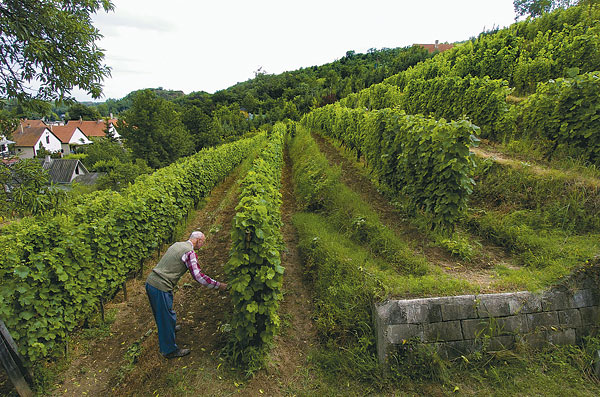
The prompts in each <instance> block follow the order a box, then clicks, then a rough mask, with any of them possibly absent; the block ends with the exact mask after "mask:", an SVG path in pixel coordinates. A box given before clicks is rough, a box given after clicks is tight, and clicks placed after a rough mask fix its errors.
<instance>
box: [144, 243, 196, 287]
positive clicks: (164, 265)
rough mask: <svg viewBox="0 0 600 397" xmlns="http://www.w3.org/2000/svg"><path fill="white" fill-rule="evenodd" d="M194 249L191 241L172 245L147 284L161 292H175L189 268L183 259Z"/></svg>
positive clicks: (147, 280) (153, 270)
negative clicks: (174, 289)
mask: <svg viewBox="0 0 600 397" xmlns="http://www.w3.org/2000/svg"><path fill="white" fill-rule="evenodd" d="M193 249H194V247H193V246H192V243H190V242H189V241H180V242H177V243H175V244H173V245H171V246H170V247H169V249H167V252H165V254H164V255H163V257H162V258H160V261H158V264H157V265H156V266H155V267H154V269H152V272H151V273H150V274H149V275H148V278H147V279H146V282H147V283H148V284H150V285H151V286H153V287H155V288H157V289H159V290H161V291H164V292H169V291H173V288H175V285H177V282H178V281H179V279H180V278H181V276H183V274H184V273H185V272H186V271H187V266H186V265H185V263H183V261H182V260H181V257H182V256H183V254H185V253H186V252H188V251H192V250H193Z"/></svg>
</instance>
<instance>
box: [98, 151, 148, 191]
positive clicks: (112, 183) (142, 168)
mask: <svg viewBox="0 0 600 397" xmlns="http://www.w3.org/2000/svg"><path fill="white" fill-rule="evenodd" d="M96 168H97V171H101V172H106V174H105V175H102V176H101V177H100V178H98V183H97V188H98V189H112V190H115V191H120V190H122V189H124V188H126V187H127V186H129V184H130V183H134V182H135V178H137V177H138V176H140V175H143V174H149V173H151V172H152V168H150V167H148V165H147V164H146V162H145V161H144V160H142V159H136V160H135V162H127V163H122V162H121V161H119V159H117V158H114V159H111V160H108V161H99V162H97V163H96Z"/></svg>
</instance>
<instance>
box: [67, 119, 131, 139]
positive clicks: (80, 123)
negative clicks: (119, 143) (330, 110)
mask: <svg viewBox="0 0 600 397" xmlns="http://www.w3.org/2000/svg"><path fill="white" fill-rule="evenodd" d="M116 122H117V120H116V119H109V120H108V130H109V131H110V132H111V133H112V134H113V136H114V137H115V138H116V139H119V138H120V137H121V136H120V135H119V133H118V132H117V129H116V128H115V124H116ZM67 126H71V127H77V128H79V129H80V130H81V131H82V132H83V133H84V134H85V136H87V137H88V138H90V139H93V138H103V137H105V136H106V132H105V131H106V123H105V122H104V120H96V121H93V120H92V121H87V120H69V121H68V122H67Z"/></svg>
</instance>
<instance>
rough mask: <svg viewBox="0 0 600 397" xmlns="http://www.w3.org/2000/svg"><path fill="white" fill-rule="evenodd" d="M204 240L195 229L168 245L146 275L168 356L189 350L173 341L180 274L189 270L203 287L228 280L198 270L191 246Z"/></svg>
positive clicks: (162, 345)
mask: <svg viewBox="0 0 600 397" xmlns="http://www.w3.org/2000/svg"><path fill="white" fill-rule="evenodd" d="M205 241H206V237H205V236H204V234H203V233H202V232H199V231H195V232H192V234H191V235H190V238H189V239H188V240H187V241H180V242H177V243H175V244H173V245H171V246H170V247H169V249H168V250H167V252H165V254H164V255H163V257H162V258H161V259H160V261H159V262H158V264H157V265H156V266H155V267H154V269H152V272H151V273H150V274H149V275H148V278H147V279H146V293H147V294H148V299H149V300H150V306H152V313H153V314H154V320H156V326H157V327H158V344H159V348H160V352H161V353H162V354H163V355H164V356H165V357H167V358H175V357H183V356H185V355H187V354H189V353H190V349H180V348H179V347H177V345H176V344H175V332H176V331H178V330H179V329H180V326H179V325H176V321H177V317H176V315H175V312H174V311H173V289H174V288H175V285H177V282H178V281H179V279H180V278H181V276H183V274H184V273H185V272H186V271H189V272H190V273H191V275H192V277H193V278H194V280H196V281H197V282H199V283H200V284H202V285H204V286H205V287H208V288H219V289H223V290H224V289H226V288H227V284H225V283H220V282H218V281H215V280H213V279H212V278H210V277H208V276H207V275H205V274H204V273H202V270H200V266H199V265H198V258H197V256H196V252H195V251H194V250H195V249H199V248H200V247H202V246H203V245H204V242H205Z"/></svg>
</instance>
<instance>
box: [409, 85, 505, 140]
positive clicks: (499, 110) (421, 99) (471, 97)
mask: <svg viewBox="0 0 600 397" xmlns="http://www.w3.org/2000/svg"><path fill="white" fill-rule="evenodd" d="M510 91H511V90H510V89H509V88H508V83H507V82H506V81H504V80H490V79H489V78H487V77H484V78H478V77H470V76H469V77H465V78H461V77H456V76H449V77H446V76H444V77H436V78H433V79H428V80H423V79H413V80H410V81H409V82H408V84H407V85H406V86H405V87H404V94H403V95H402V97H401V99H402V100H401V102H400V103H399V105H400V107H401V109H403V110H405V111H406V113H408V114H417V113H422V114H426V115H431V116H432V117H435V118H438V119H439V118H444V119H446V120H460V119H462V118H464V117H466V118H468V119H469V120H470V121H471V122H472V123H474V124H475V125H477V126H479V127H480V128H481V132H480V135H481V136H482V137H484V138H497V137H498V136H499V135H500V134H501V133H502V130H503V120H504V116H505V113H506V112H507V111H508V105H507V103H506V97H507V95H508V94H510Z"/></svg>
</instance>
